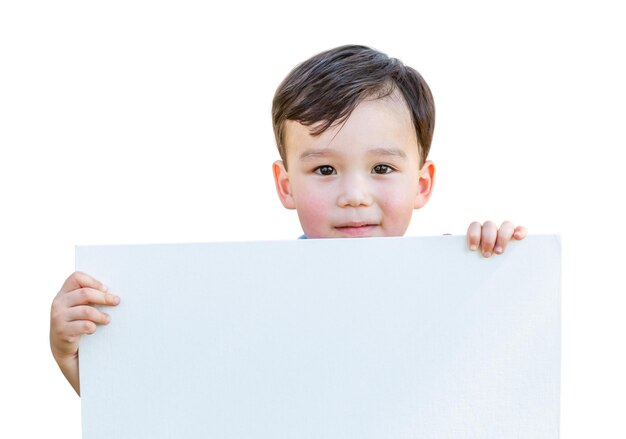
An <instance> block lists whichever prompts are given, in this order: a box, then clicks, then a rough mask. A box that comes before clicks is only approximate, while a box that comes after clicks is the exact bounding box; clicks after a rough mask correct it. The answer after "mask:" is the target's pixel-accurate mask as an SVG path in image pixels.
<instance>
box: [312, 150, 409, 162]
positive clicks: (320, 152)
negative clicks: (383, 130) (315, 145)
mask: <svg viewBox="0 0 626 439" xmlns="http://www.w3.org/2000/svg"><path fill="white" fill-rule="evenodd" d="M367 152H368V154H370V155H377V156H380V155H390V156H394V157H400V158H403V159H405V158H406V153H405V152H404V151H403V150H401V149H399V148H371V149H369V150H368V151H367ZM335 153H336V151H335V150H333V149H332V148H322V149H307V150H306V151H304V152H303V153H302V154H300V160H306V159H309V158H315V157H327V156H330V155H334V154H335Z"/></svg>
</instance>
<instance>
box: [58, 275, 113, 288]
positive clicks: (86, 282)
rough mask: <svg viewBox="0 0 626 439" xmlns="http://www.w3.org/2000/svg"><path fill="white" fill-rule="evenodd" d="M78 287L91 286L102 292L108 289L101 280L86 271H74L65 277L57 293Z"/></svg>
mask: <svg viewBox="0 0 626 439" xmlns="http://www.w3.org/2000/svg"><path fill="white" fill-rule="evenodd" d="M79 288H93V289H96V290H100V291H103V292H106V291H108V288H107V287H106V285H104V284H103V283H102V282H100V281H98V280H96V279H94V278H93V277H91V276H89V275H88V274H86V273H83V272H81V271H75V272H74V273H72V274H71V275H70V276H69V277H68V278H67V279H65V282H64V283H63V286H62V287H61V291H59V294H63V293H68V292H70V291H73V290H77V289H79Z"/></svg>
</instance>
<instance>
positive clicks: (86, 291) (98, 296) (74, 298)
mask: <svg viewBox="0 0 626 439" xmlns="http://www.w3.org/2000/svg"><path fill="white" fill-rule="evenodd" d="M62 300H63V302H64V304H65V305H66V306H67V307H72V306H77V305H107V306H116V305H118V304H119V303H120V298H119V296H116V295H115V294H111V293H103V292H102V291H99V290H94V289H93V288H80V289H78V290H74V291H70V292H69V293H66V294H65V295H64V296H63V297H62Z"/></svg>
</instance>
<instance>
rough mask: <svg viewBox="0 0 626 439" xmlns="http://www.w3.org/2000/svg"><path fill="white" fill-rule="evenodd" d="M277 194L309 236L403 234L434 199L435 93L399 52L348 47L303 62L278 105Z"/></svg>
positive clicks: (274, 114)
mask: <svg viewBox="0 0 626 439" xmlns="http://www.w3.org/2000/svg"><path fill="white" fill-rule="evenodd" d="M272 117H273V124H274V134H275V136H276V143H277V145H278V150H279V153H280V156H281V158H282V161H277V162H275V163H274V177H275V181H276V188H277V191H278V195H279V197H280V199H281V201H282V203H283V205H284V206H285V207H286V208H289V209H297V211H298V216H299V218H300V223H301V225H302V228H303V230H304V232H305V234H306V235H307V236H308V237H309V238H326V237H349V236H400V235H403V234H404V232H405V231H406V229H407V227H408V225H409V222H410V218H411V214H412V211H413V209H416V208H419V207H422V206H423V205H424V204H426V202H427V201H428V199H429V197H430V194H431V190H432V184H433V181H434V165H433V164H432V163H431V162H427V161H426V157H427V155H428V151H429V149H430V144H431V140H432V135H433V129H434V124H435V109H434V102H433V98H432V95H431V93H430V89H429V88H428V85H427V84H426V82H425V81H424V80H423V79H422V77H421V76H420V75H419V73H417V72H416V71H415V70H413V69H412V68H410V67H407V66H405V65H403V64H402V63H401V62H400V61H398V60H397V59H394V58H389V57H388V56H387V55H385V54H383V53H380V52H377V51H375V50H372V49H370V48H368V47H364V46H342V47H338V48H336V49H332V50H329V51H326V52H323V53H320V54H318V55H316V56H314V57H312V58H310V59H309V60H307V61H305V62H304V63H302V64H300V65H298V66H297V67H296V68H295V69H294V70H292V71H291V73H290V74H289V75H288V76H287V77H286V78H285V80H284V81H283V82H282V83H281V84H280V86H279V87H278V89H277V91H276V94H275V96H274V102H273V106H272Z"/></svg>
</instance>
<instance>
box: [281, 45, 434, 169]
mask: <svg viewBox="0 0 626 439" xmlns="http://www.w3.org/2000/svg"><path fill="white" fill-rule="evenodd" d="M396 90H398V91H399V92H400V94H401V96H402V97H403V98H404V100H405V102H406V104H407V106H408V108H409V110H410V112H411V118H412V120H413V125H414V127H415V133H416V134H417V142H418V146H419V148H420V160H421V162H422V163H421V164H423V163H424V160H426V157H427V156H428V151H429V150H430V143H431V141H432V137H433V131H434V128H435V102H434V100H433V96H432V94H431V92H430V89H429V88H428V84H426V81H424V79H423V78H422V76H421V75H420V74H419V73H418V72H417V71H416V70H415V69H413V68H411V67H408V66H405V65H404V64H402V62H401V61H400V60H398V59H396V58H390V57H388V56H387V55H385V54H384V53H381V52H378V51H376V50H374V49H371V48H369V47H365V46H355V45H348V46H341V47H337V48H335V49H331V50H327V51H325V52H322V53H319V54H317V55H315V56H313V57H312V58H309V59H308V60H306V61H304V62H303V63H301V64H299V65H297V66H296V67H295V68H294V69H293V70H292V71H291V72H290V73H289V75H287V77H286V78H285V79H284V80H283V82H282V83H281V84H280V85H279V86H278V88H277V89H276V93H275V94H274V100H273V102H272V122H273V125H274V135H275V136H276V145H277V146H278V152H279V153H280V157H281V158H282V160H283V162H285V166H286V163H287V162H286V158H287V154H286V150H285V144H284V140H285V139H284V128H285V122H286V121H288V120H293V121H296V122H299V123H301V124H303V125H305V126H311V125H314V124H317V123H318V122H319V123H320V124H319V126H317V127H316V128H315V129H312V130H311V135H312V136H319V135H320V134H322V133H323V132H324V131H326V130H327V129H328V128H330V127H331V126H333V125H335V124H340V123H343V122H344V121H345V120H346V119H347V118H348V117H350V114H351V113H352V111H353V110H354V109H355V108H356V106H357V105H358V104H359V103H360V102H361V101H363V100H364V99H366V98H369V97H375V98H376V99H380V98H384V97H386V96H389V95H391V94H392V93H393V92H394V91H396Z"/></svg>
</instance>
